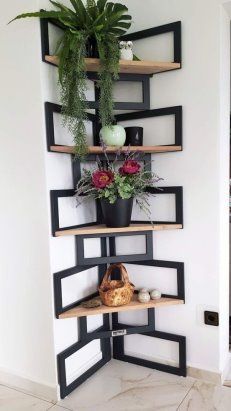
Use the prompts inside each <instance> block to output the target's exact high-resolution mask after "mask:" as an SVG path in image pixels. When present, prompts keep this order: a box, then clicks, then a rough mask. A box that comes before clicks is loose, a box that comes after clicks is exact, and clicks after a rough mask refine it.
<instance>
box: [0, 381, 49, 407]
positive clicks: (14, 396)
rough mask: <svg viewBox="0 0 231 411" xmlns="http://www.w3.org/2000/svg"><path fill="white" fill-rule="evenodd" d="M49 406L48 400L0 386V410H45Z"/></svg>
mask: <svg viewBox="0 0 231 411" xmlns="http://www.w3.org/2000/svg"><path fill="white" fill-rule="evenodd" d="M51 407H52V404H51V403H50V402H48V401H43V400H40V399H39V398H36V397H32V396H30V395H27V394H24V393H22V392H19V391H16V390H13V389H11V388H8V387H4V386H3V385H1V386H0V411H47V410H49V409H50V408H51Z"/></svg>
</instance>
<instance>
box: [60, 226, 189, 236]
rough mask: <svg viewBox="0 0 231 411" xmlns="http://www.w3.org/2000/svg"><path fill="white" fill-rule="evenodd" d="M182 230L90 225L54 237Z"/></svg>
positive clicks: (165, 227) (156, 227) (177, 227)
mask: <svg viewBox="0 0 231 411" xmlns="http://www.w3.org/2000/svg"><path fill="white" fill-rule="evenodd" d="M181 228H182V224H155V225H152V224H150V223H147V224H131V225H130V226H129V227H119V228H111V227H106V226H105V225H103V224H100V225H92V226H88V227H81V228H71V229H69V230H62V229H61V230H59V231H56V233H55V236H56V237H63V236H67V235H89V234H110V233H130V232H139V231H162V230H178V229H181Z"/></svg>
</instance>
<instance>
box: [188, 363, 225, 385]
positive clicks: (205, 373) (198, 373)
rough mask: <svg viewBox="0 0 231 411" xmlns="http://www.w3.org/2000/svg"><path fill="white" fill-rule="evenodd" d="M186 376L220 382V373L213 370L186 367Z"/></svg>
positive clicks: (215, 382) (218, 383)
mask: <svg viewBox="0 0 231 411" xmlns="http://www.w3.org/2000/svg"><path fill="white" fill-rule="evenodd" d="M187 376H188V377H192V378H196V379H197V380H202V381H207V382H211V383H212V384H216V385H221V384H222V374H221V373H219V372H215V371H209V370H202V369H200V368H195V367H187Z"/></svg>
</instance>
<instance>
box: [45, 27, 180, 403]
mask: <svg viewBox="0 0 231 411" xmlns="http://www.w3.org/2000/svg"><path fill="white" fill-rule="evenodd" d="M49 22H50V23H52V24H55V23H54V21H52V20H50V21H49ZM49 22H48V21H47V20H43V19H42V20H41V45H42V60H43V61H44V62H46V61H45V56H46V55H49V54H50V53H49V29H48V24H49ZM55 25H57V24H55ZM168 32H173V46H174V62H177V63H180V67H181V64H182V61H181V22H174V23H170V24H166V25H163V26H159V27H154V28H151V29H148V30H142V31H139V32H136V33H132V34H128V35H125V36H123V37H122V38H121V39H123V40H132V41H136V40H140V39H144V38H148V37H151V36H156V35H160V34H163V33H168ZM46 63H47V64H52V63H48V62H46ZM87 76H88V78H89V80H92V81H94V82H95V81H96V80H97V73H87ZM150 77H151V76H150V75H132V74H121V75H120V80H121V81H139V82H141V83H142V89H143V93H142V94H143V101H142V102H134V103H131V102H119V103H116V104H115V109H119V110H141V109H142V110H144V111H142V112H139V113H137V112H132V113H125V114H118V115H116V120H117V122H118V123H119V122H122V121H124V120H133V119H134V120H138V119H141V118H148V117H156V116H164V115H174V116H175V142H174V144H171V146H172V145H175V146H182V107H181V106H176V107H167V108H160V109H155V110H149V109H150ZM94 88H95V101H94V102H92V101H91V102H89V107H90V108H93V109H95V114H89V116H88V119H89V121H91V122H92V126H93V129H92V130H93V143H94V145H99V143H100V142H99V137H98V135H99V130H100V128H101V125H100V123H99V116H98V102H99V91H98V89H97V88H96V84H95V83H94ZM60 111H61V106H59V105H57V104H53V103H46V104H45V114H46V131H47V149H48V151H50V147H51V146H57V144H55V136H54V121H53V113H54V112H58V113H60ZM72 157H73V155H72ZM100 158H101V156H100ZM95 159H96V156H95V155H94V154H89V155H88V157H87V161H88V160H90V161H92V160H95ZM150 159H151V155H150V154H147V155H146V156H145V158H144V161H145V162H148V161H150ZM72 173H73V187H75V185H76V183H77V181H78V180H79V178H80V176H81V171H80V162H79V161H75V162H73V167H72ZM162 189H163V191H159V190H158V191H156V189H150V191H149V192H150V194H164V193H173V194H175V198H176V221H175V222H158V223H159V224H160V223H168V224H176V223H177V224H182V225H183V190H182V187H163V188H162ZM67 194H69V195H70V196H72V195H73V194H74V190H53V191H52V192H51V215H52V232H53V235H55V232H56V231H58V230H57V227H58V228H59V215H58V198H59V197H62V196H63V197H65V196H67ZM96 212H97V213H96V214H97V223H100V222H101V221H102V216H101V212H100V208H99V204H98V202H97V206H96ZM92 224H93V223H90V224H83V225H79V226H78V227H86V226H89V225H92ZM94 224H95V223H94ZM75 227H76V226H75ZM69 228H70V227H69ZM66 229H67V227H66ZM137 234H139V235H142V234H143V235H145V236H146V245H147V249H146V254H145V255H136V256H134V255H132V256H121V255H120V256H116V243H115V237H116V236H117V234H116V233H113V232H112V233H110V234H109V235H108V234H107V235H97V237H99V238H100V242H101V257H99V258H93V259H88V258H84V252H83V247H84V238H90V237H95V235H88V236H84V237H83V236H76V237H75V238H76V266H75V267H72V268H70V269H67V270H63V271H61V272H58V273H55V274H54V296H55V314H56V316H57V317H58V316H59V315H60V314H62V313H64V312H65V311H67V310H68V309H70V308H72V307H74V306H76V305H79V304H80V303H81V302H82V301H83V300H85V299H88V298H90V297H92V296H93V295H96V293H95V294H92V295H91V296H87V297H85V298H83V299H81V300H78V301H75V302H73V303H72V304H69V305H68V306H66V307H63V304H62V284H61V282H62V278H66V277H68V276H71V275H74V274H77V273H80V272H82V271H85V270H87V269H89V268H92V267H95V266H96V265H97V266H98V281H99V282H100V281H101V279H102V275H103V273H104V272H105V270H106V267H107V264H110V263H112V262H115V261H118V262H127V263H129V264H137V265H144V266H158V267H169V268H175V269H176V270H177V295H175V296H170V295H166V294H164V295H163V296H164V297H171V298H179V299H182V300H185V291H184V265H183V263H178V262H169V261H160V260H153V235H152V232H147V231H144V232H138V233H137ZM121 235H126V236H128V235H136V233H122V234H119V236H121ZM107 239H108V240H107ZM107 243H109V244H107ZM108 246H109V247H108ZM77 264H78V265H77ZM114 276H115V278H116V274H115V275H114ZM147 312H148V324H146V325H143V326H133V325H127V324H123V323H120V322H119V321H118V313H114V314H112V321H111V325H112V329H110V316H109V314H104V315H103V325H102V326H101V327H99V328H98V329H96V330H95V331H93V332H90V333H88V332H87V318H86V317H82V318H78V326H79V341H78V342H77V343H75V344H73V345H72V346H71V347H69V348H67V349H66V350H64V351H63V352H61V353H60V354H58V356H57V361H58V375H59V383H60V393H61V398H64V397H65V396H66V395H68V394H69V393H70V392H72V391H73V390H74V389H75V388H77V387H78V386H79V385H80V384H82V383H83V382H84V381H85V380H86V379H87V378H89V377H90V376H91V375H93V374H94V373H95V372H96V371H97V370H98V369H100V368H101V367H102V366H103V365H104V364H106V363H107V362H108V361H110V359H111V357H112V353H111V344H110V338H111V337H113V357H114V358H115V359H118V360H121V361H126V362H131V363H134V364H138V365H142V366H146V367H148V368H152V369H157V370H160V371H165V372H169V373H172V374H177V375H182V376H185V375H186V339H185V337H183V336H180V335H174V334H170V333H166V332H161V331H158V330H156V329H155V309H148V310H147ZM136 333H137V334H141V335H145V336H149V337H151V338H154V337H155V338H160V339H164V340H169V341H175V342H177V343H178V344H179V367H173V366H169V365H165V364H159V363H157V362H152V361H148V360H145V359H142V358H136V357H132V356H129V355H126V354H125V351H124V336H125V335H129V334H136ZM94 339H100V345H101V351H102V359H100V360H99V361H98V362H97V363H96V364H95V365H93V366H92V367H91V368H90V369H88V370H87V371H86V372H84V373H83V374H82V375H81V376H80V377H78V378H77V379H76V380H75V381H73V382H72V383H70V384H67V381H66V367H65V360H66V359H67V358H68V357H70V356H71V355H72V354H74V353H75V352H77V351H79V350H81V349H82V348H83V347H85V346H86V345H87V344H89V342H91V341H93V340H94Z"/></svg>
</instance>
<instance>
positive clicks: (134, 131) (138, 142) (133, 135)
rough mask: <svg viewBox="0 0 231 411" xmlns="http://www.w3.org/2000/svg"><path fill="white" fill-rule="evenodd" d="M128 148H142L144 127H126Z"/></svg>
mask: <svg viewBox="0 0 231 411" xmlns="http://www.w3.org/2000/svg"><path fill="white" fill-rule="evenodd" d="M125 132H126V146H129V145H131V146H142V145H143V132H144V129H143V127H125Z"/></svg>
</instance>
